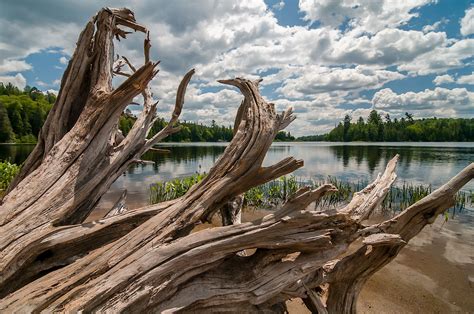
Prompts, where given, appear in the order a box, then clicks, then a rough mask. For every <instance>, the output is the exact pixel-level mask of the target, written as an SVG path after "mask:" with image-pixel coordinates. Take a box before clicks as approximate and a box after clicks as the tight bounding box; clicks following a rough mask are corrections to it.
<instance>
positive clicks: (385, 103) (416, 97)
mask: <svg viewBox="0 0 474 314" xmlns="http://www.w3.org/2000/svg"><path fill="white" fill-rule="evenodd" d="M372 103H373V105H374V107H375V108H377V109H379V108H380V109H384V110H388V111H390V112H405V111H408V112H410V113H411V112H413V113H416V115H417V116H437V117H452V116H453V115H457V116H460V115H464V116H467V115H470V116H473V113H474V93H473V92H470V91H468V90H467V89H465V88H454V89H447V88H441V87H436V88H435V89H434V90H431V89H425V90H424V91H421V92H407V93H403V94H397V93H395V92H394V91H392V90H391V89H390V88H385V89H382V90H380V91H378V92H376V93H375V94H374V96H373V98H372Z"/></svg>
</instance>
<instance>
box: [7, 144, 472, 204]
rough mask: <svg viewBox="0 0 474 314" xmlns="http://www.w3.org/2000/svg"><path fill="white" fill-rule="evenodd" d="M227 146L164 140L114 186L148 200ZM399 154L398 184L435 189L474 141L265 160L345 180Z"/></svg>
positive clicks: (328, 150)
mask: <svg viewBox="0 0 474 314" xmlns="http://www.w3.org/2000/svg"><path fill="white" fill-rule="evenodd" d="M226 145H227V143H182V144H168V143H166V144H163V145H160V148H162V149H168V150H170V153H159V152H155V151H151V152H148V153H146V154H145V155H144V156H143V159H147V160H152V161H154V162H155V164H154V165H151V164H147V165H132V166H131V167H130V168H129V169H128V170H127V172H126V173H124V175H123V176H121V177H120V178H119V179H118V180H117V181H116V182H115V183H114V184H113V186H112V190H115V191H118V190H122V189H127V190H128V191H129V194H136V195H137V196H138V197H141V199H142V200H143V201H144V202H146V200H147V197H148V196H147V193H148V186H149V184H151V183H154V182H157V181H163V180H168V179H170V178H175V177H183V176H188V175H190V174H193V173H195V172H196V171H200V172H207V171H209V169H210V168H211V167H212V166H213V165H214V163H215V162H216V161H217V159H218V158H219V156H220V155H221V154H222V152H223V151H224V149H225V146H226ZM32 149H33V146H32V145H0V159H9V160H11V161H12V162H15V163H21V162H22V161H23V160H24V159H25V158H26V157H27V155H28V153H29V152H30V151H31V150H32ZM395 154H399V155H400V161H399V165H398V168H397V174H398V180H397V183H398V184H402V183H403V182H409V183H415V184H419V183H423V184H431V185H432V186H433V187H434V188H436V187H438V186H440V185H441V184H443V183H445V182H447V180H449V179H450V178H451V177H453V176H454V175H455V174H457V173H458V172H459V171H461V170H462V169H463V168H464V167H466V166H467V165H468V164H469V163H471V162H473V161H474V143H349V144H347V143H274V144H273V145H272V146H271V148H270V150H269V151H268V154H267V156H266V158H265V160H264V165H265V166H268V165H271V164H274V163H276V162H278V161H280V160H281V159H283V158H285V157H288V156H294V157H295V158H297V159H303V160H304V162H305V165H304V167H302V168H300V169H298V170H297V171H295V173H294V174H295V175H296V176H298V177H302V178H308V179H310V178H311V179H314V180H324V179H325V178H326V177H327V176H334V177H337V178H338V179H341V180H349V181H368V180H373V179H374V178H375V177H376V176H377V174H378V173H379V172H381V171H383V170H384V168H385V166H386V164H387V162H388V161H389V160H390V159H391V158H392V157H393V156H394V155H395ZM466 189H467V190H469V189H473V190H474V183H473V182H471V183H469V184H468V185H467V186H466Z"/></svg>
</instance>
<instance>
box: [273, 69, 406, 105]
mask: <svg viewBox="0 0 474 314" xmlns="http://www.w3.org/2000/svg"><path fill="white" fill-rule="evenodd" d="M292 70H293V71H292V72H293V73H298V74H297V75H296V77H294V78H289V79H287V80H285V81H284V83H283V86H282V87H281V88H279V90H278V91H280V92H281V93H282V94H283V95H284V96H286V97H289V98H303V97H311V96H314V95H315V94H319V93H324V92H335V91H340V92H348V91H358V90H362V89H376V88H380V87H382V86H383V85H384V84H385V83H387V82H389V81H393V80H398V79H402V78H403V77H404V75H402V74H400V73H398V72H392V71H386V70H373V69H370V68H363V67H357V68H354V69H347V68H346V69H344V68H327V67H319V66H305V67H299V68H298V69H296V68H293V69H292Z"/></svg>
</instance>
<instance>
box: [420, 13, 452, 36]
mask: <svg viewBox="0 0 474 314" xmlns="http://www.w3.org/2000/svg"><path fill="white" fill-rule="evenodd" d="M448 22H449V20H448V19H447V18H444V17H443V18H442V19H441V20H439V21H437V22H435V23H433V24H431V25H425V26H423V28H422V30H423V33H428V32H434V31H436V30H438V29H439V28H440V27H441V25H443V24H447V23H448Z"/></svg>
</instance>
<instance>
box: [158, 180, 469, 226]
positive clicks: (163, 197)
mask: <svg viewBox="0 0 474 314" xmlns="http://www.w3.org/2000/svg"><path fill="white" fill-rule="evenodd" d="M205 175H206V174H199V173H196V174H194V175H192V176H189V177H185V178H180V179H174V180H172V181H168V182H159V183H154V184H152V185H150V203H151V204H155V203H158V202H162V201H167V200H171V199H175V198H177V197H180V196H182V195H184V194H185V193H186V191H187V190H188V189H189V188H190V187H191V186H192V185H193V184H195V183H198V182H199V181H201V180H202V179H203V178H204V177H205ZM325 183H331V184H333V185H334V186H336V187H337V189H338V191H337V192H334V193H330V194H328V195H326V196H324V197H323V198H322V199H321V200H320V201H319V202H318V203H317V204H315V208H331V207H332V208H337V207H340V206H343V205H344V204H347V202H349V201H350V200H351V199H352V196H353V194H354V193H355V192H358V191H360V190H361V189H363V188H364V187H365V186H367V184H368V182H367V181H363V180H362V181H356V182H352V181H342V180H340V179H337V178H335V177H331V176H329V177H328V178H327V179H326V180H324V181H323V180H321V181H313V180H305V179H303V178H298V177H295V176H283V177H280V178H278V179H276V180H273V181H270V182H267V183H265V184H262V185H260V186H257V187H254V188H252V189H250V190H248V191H247V192H245V194H244V206H250V207H255V208H261V209H269V208H272V207H274V206H278V205H280V204H282V203H283V202H285V201H286V200H288V198H290V197H291V195H292V194H294V193H295V192H296V191H297V190H298V189H299V188H301V187H303V186H310V187H311V188H316V187H318V186H320V185H322V184H325ZM431 191H432V188H431V186H430V185H428V186H425V185H417V184H410V183H406V182H403V183H402V184H401V185H395V186H392V187H391V188H390V190H389V192H388V194H387V196H386V198H385V199H384V200H383V202H382V205H381V207H382V210H384V211H392V212H398V211H401V210H404V209H406V208H407V207H408V206H410V205H411V204H413V203H415V202H417V201H419V200H420V199H422V198H423V197H425V196H427V195H428V194H430V193H431ZM473 201H474V193H473V192H472V191H469V192H467V191H460V192H458V193H457V194H456V196H455V204H454V206H453V207H452V208H450V209H449V213H450V214H451V216H452V217H454V215H455V214H456V213H457V212H459V211H462V210H463V209H464V208H466V207H471V208H472V205H473Z"/></svg>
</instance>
